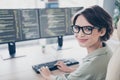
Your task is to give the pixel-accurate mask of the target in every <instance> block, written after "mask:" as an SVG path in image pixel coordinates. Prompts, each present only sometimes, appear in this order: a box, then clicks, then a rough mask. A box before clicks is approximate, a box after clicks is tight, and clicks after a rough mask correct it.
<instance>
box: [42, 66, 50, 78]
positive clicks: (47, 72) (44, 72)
mask: <svg viewBox="0 0 120 80" xmlns="http://www.w3.org/2000/svg"><path fill="white" fill-rule="evenodd" d="M40 74H41V75H42V77H43V78H45V79H46V80H50V78H51V72H50V70H49V69H48V67H44V66H43V67H42V68H41V69H40Z"/></svg>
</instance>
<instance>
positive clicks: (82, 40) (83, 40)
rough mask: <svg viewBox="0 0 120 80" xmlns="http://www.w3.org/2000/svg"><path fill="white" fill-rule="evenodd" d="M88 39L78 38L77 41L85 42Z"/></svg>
mask: <svg viewBox="0 0 120 80" xmlns="http://www.w3.org/2000/svg"><path fill="white" fill-rule="evenodd" d="M87 40H88V39H79V42H81V43H85V42H86V41H87Z"/></svg>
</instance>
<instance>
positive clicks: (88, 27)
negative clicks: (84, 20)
mask: <svg viewBox="0 0 120 80" xmlns="http://www.w3.org/2000/svg"><path fill="white" fill-rule="evenodd" d="M93 28H94V27H92V26H84V30H86V31H91V30H92V29H93Z"/></svg>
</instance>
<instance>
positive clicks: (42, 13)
mask: <svg viewBox="0 0 120 80" xmlns="http://www.w3.org/2000/svg"><path fill="white" fill-rule="evenodd" d="M66 12H67V10H66V9H65V8H46V9H40V10H39V19H40V34H41V38H46V37H55V36H61V35H65V33H66Z"/></svg>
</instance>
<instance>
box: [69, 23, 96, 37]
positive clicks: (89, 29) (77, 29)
mask: <svg viewBox="0 0 120 80" xmlns="http://www.w3.org/2000/svg"><path fill="white" fill-rule="evenodd" d="M71 27H72V31H73V33H79V32H80V30H81V29H82V32H83V33H84V34H86V35H90V34H92V31H93V29H95V28H96V27H92V26H82V27H80V26H78V25H72V26H71Z"/></svg>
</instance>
